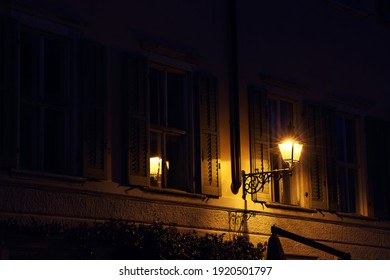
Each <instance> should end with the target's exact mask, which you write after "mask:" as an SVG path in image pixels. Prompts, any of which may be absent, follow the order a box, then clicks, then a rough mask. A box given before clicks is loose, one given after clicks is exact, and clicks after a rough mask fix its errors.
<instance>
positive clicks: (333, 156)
mask: <svg viewBox="0 0 390 280" xmlns="http://www.w3.org/2000/svg"><path fill="white" fill-rule="evenodd" d="M321 112H322V116H321V118H322V122H323V127H324V129H323V134H324V136H323V138H324V146H325V157H324V160H325V164H326V184H327V191H328V201H329V210H330V211H335V212H337V211H340V209H341V207H340V190H339V183H338V160H337V139H336V137H337V135H336V115H335V112H334V110H332V109H330V108H327V107H322V111H321Z"/></svg>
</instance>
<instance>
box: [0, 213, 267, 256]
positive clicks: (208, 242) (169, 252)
mask: <svg viewBox="0 0 390 280" xmlns="http://www.w3.org/2000/svg"><path fill="white" fill-rule="evenodd" d="M0 234H1V236H2V239H3V241H2V243H3V247H7V246H8V247H9V250H10V257H11V258H12V256H13V255H12V248H13V247H15V242H18V238H20V239H23V240H29V241H28V242H29V243H26V244H25V247H26V249H25V250H24V251H26V250H27V251H28V247H29V246H30V247H34V248H35V247H36V246H34V242H40V243H42V242H43V241H44V242H46V244H47V246H45V250H44V251H42V252H39V251H37V252H35V253H34V254H27V255H26V256H25V257H23V256H20V255H19V256H18V258H27V259H28V258H34V259H46V258H51V259H53V258H55V259H64V258H65V259H130V260H131V259H138V260H147V259H155V260H157V259H182V260H186V259H187V260H188V259H190V260H199V259H203V260H205V259H210V260H211V259H215V260H221V259H236V260H237V259H261V258H263V256H264V252H265V249H266V247H265V245H264V244H260V243H259V244H257V246H254V245H253V244H252V243H250V242H249V241H248V240H247V239H246V238H245V237H242V236H238V237H235V238H234V239H233V240H225V239H224V235H223V234H221V235H217V234H198V233H197V232H195V231H192V232H181V231H178V230H177V229H176V228H175V227H172V226H168V227H167V226H164V225H163V224H162V223H160V222H155V223H153V224H151V225H144V224H139V225H138V224H134V223H128V222H126V221H118V220H111V221H108V222H105V223H94V224H93V225H87V224H82V225H79V226H76V227H69V226H67V225H64V224H61V223H50V224H47V223H38V222H36V221H35V220H32V222H31V223H29V224H19V223H17V222H15V221H13V220H11V221H0ZM19 246H20V244H19ZM50 248H52V250H51V251H50ZM59 248H60V250H59ZM48 252H50V253H48Z"/></svg>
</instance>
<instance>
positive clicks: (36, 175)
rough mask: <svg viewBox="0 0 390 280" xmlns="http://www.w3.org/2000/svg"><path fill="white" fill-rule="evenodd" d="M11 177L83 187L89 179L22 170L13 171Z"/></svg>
mask: <svg viewBox="0 0 390 280" xmlns="http://www.w3.org/2000/svg"><path fill="white" fill-rule="evenodd" d="M11 177H13V178H17V179H44V180H50V181H61V182H64V183H73V184H80V185H83V184H84V183H85V182H86V181H87V179H86V178H82V177H77V176H69V175H61V174H54V173H47V172H39V171H29V170H21V169H12V170H11Z"/></svg>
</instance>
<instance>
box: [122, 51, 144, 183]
mask: <svg viewBox="0 0 390 280" xmlns="http://www.w3.org/2000/svg"><path fill="white" fill-rule="evenodd" d="M123 61H124V77H123V90H124V104H125V107H126V108H125V110H126V111H127V114H126V123H127V129H126V130H127V144H128V145H127V147H128V152H127V162H128V166H127V173H128V181H129V184H130V185H136V186H149V113H148V111H149V110H148V107H149V106H148V86H147V69H148V67H147V61H146V59H144V58H142V57H137V56H135V55H131V54H127V55H125V58H124V60H123Z"/></svg>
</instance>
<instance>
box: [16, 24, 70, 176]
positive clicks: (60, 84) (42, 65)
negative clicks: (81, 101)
mask: <svg viewBox="0 0 390 280" xmlns="http://www.w3.org/2000/svg"><path fill="white" fill-rule="evenodd" d="M71 48H72V44H71V41H70V39H69V38H67V37H64V36H61V35H55V34H52V33H47V32H42V31H41V30H36V29H32V28H29V27H24V28H23V29H22V30H21V32H20V67H19V69H20V75H19V77H20V116H19V119H20V157H19V162H20V166H19V167H20V168H21V169H25V170H32V171H44V172H49V173H57V174H67V175H73V174H72V172H73V169H72V164H73V158H72V155H73V153H72V143H71V142H72V141H71V137H72V131H73V126H72V125H71V122H72V118H71V114H72V107H73V104H74V103H73V102H74V100H73V95H72V89H73V87H72V86H71V85H72V79H71V74H70V72H71V71H70V69H71V67H72V66H73V65H72V63H71V61H72V60H71V59H70V57H71Z"/></svg>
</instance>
